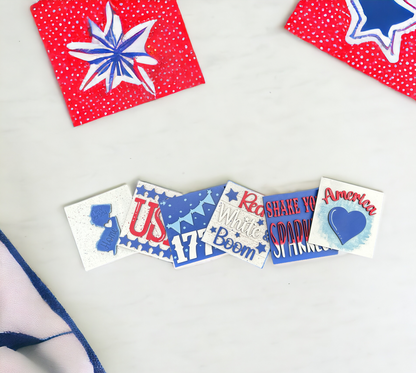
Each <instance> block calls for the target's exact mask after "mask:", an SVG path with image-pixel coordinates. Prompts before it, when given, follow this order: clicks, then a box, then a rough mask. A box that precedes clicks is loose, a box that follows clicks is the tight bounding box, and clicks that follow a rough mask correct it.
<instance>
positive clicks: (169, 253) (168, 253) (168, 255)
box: [162, 249, 172, 258]
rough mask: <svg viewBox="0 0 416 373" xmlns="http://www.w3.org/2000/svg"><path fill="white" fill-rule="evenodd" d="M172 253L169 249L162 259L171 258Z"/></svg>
mask: <svg viewBox="0 0 416 373" xmlns="http://www.w3.org/2000/svg"><path fill="white" fill-rule="evenodd" d="M171 254H172V253H171V252H170V250H169V249H167V250H163V255H162V257H163V258H170V256H171Z"/></svg>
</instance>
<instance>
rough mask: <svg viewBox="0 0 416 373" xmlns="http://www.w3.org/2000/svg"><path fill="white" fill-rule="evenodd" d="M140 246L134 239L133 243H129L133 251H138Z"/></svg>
mask: <svg viewBox="0 0 416 373" xmlns="http://www.w3.org/2000/svg"><path fill="white" fill-rule="evenodd" d="M139 245H140V242H139V240H138V239H137V238H136V239H135V240H134V241H130V247H133V248H135V249H138V248H139Z"/></svg>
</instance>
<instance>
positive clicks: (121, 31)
mask: <svg viewBox="0 0 416 373" xmlns="http://www.w3.org/2000/svg"><path fill="white" fill-rule="evenodd" d="M31 11H32V15H33V17H34V20H35V22H36V25H37V27H38V30H39V34H40V36H41V38H42V40H43V43H44V45H45V48H46V51H47V53H48V56H49V59H50V61H51V63H52V67H53V69H54V72H55V75H56V79H57V80H58V83H59V85H60V87H61V90H62V93H63V95H64V99H65V102H66V105H67V107H68V110H69V114H70V116H71V119H72V122H73V124H74V126H79V125H81V124H84V123H87V122H90V121H93V120H95V119H98V118H101V117H103V116H106V115H110V114H114V113H116V112H118V111H121V110H126V109H129V108H131V107H134V106H137V105H140V104H142V103H145V102H148V101H152V100H155V99H157V98H161V97H164V96H168V95H170V94H172V93H176V92H178V91H181V90H183V89H186V88H191V87H194V86H197V85H199V84H203V83H204V77H203V75H202V72H201V69H200V67H199V64H198V61H197V58H196V56H195V52H194V50H193V48H192V45H191V42H190V40H189V36H188V33H187V31H186V28H185V25H184V23H183V19H182V16H181V14H180V11H179V8H178V6H177V3H176V1H175V0H163V1H160V0H135V1H133V0H111V1H107V0H41V1H39V2H37V3H36V4H34V5H32V7H31Z"/></svg>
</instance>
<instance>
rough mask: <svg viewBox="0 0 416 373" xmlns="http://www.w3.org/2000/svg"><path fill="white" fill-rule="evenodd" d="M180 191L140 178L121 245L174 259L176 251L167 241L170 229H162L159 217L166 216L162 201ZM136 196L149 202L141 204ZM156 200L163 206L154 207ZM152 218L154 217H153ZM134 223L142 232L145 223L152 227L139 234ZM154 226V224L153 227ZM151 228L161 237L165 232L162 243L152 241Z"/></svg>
mask: <svg viewBox="0 0 416 373" xmlns="http://www.w3.org/2000/svg"><path fill="white" fill-rule="evenodd" d="M180 195H181V194H180V193H177V192H174V191H172V190H168V189H165V188H162V187H159V186H156V185H153V184H150V183H146V182H143V181H138V182H137V186H136V190H135V193H134V196H133V199H132V202H131V205H130V208H129V211H128V213H127V217H126V219H125V221H124V225H123V228H122V230H121V234H120V238H119V242H118V246H119V247H122V248H125V249H129V250H132V251H134V252H137V253H142V254H145V255H148V256H153V257H157V258H158V259H162V260H164V261H168V262H172V252H171V249H170V246H169V244H167V237H166V233H164V230H163V231H162V230H161V228H160V227H159V225H158V223H157V221H156V220H155V219H162V217H161V216H160V215H158V214H160V211H159V212H158V210H159V208H160V204H161V203H164V202H165V200H170V199H174V198H176V197H177V196H180ZM136 199H140V200H144V201H145V202H144V203H143V201H141V202H140V204H139V202H138V201H136ZM151 204H152V205H153V208H151V207H150V205H151ZM154 204H156V205H159V206H156V207H154ZM150 211H152V216H149V214H150ZM156 216H158V217H156ZM148 219H150V221H149V220H148ZM162 221H163V219H162ZM147 223H148V224H147ZM131 225H133V227H134V229H136V230H137V231H139V232H141V233H142V230H143V229H144V227H145V225H148V226H149V228H147V229H148V231H147V232H145V233H144V234H143V235H142V236H141V237H137V234H134V233H133V232H132V231H131ZM151 226H153V228H152V227H151ZM150 229H152V232H157V233H156V236H157V237H158V238H160V237H161V236H163V235H165V237H164V238H163V241H162V242H161V243H160V244H158V242H155V241H153V240H151V239H150V241H149V239H148V237H149V236H148V233H149V231H150Z"/></svg>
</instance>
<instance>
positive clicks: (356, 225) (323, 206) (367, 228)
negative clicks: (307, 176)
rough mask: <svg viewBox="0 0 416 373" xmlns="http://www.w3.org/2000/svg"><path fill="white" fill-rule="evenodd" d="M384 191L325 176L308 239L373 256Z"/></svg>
mask: <svg viewBox="0 0 416 373" xmlns="http://www.w3.org/2000/svg"><path fill="white" fill-rule="evenodd" d="M383 196H384V195H383V193H382V192H379V191H376V190H372V189H368V188H363V187H360V186H357V185H353V184H348V183H344V182H341V181H337V180H333V179H329V178H325V177H323V178H322V179H321V183H320V185H319V192H318V198H317V202H316V207H315V213H314V216H313V220H312V227H311V233H310V236H309V242H310V243H312V244H314V245H320V246H326V247H330V248H332V249H336V250H341V251H345V252H347V253H351V254H356V255H361V256H365V257H369V258H371V257H373V254H374V247H375V243H376V236H377V231H378V227H379V224H380V218H381V213H382V204H383Z"/></svg>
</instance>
